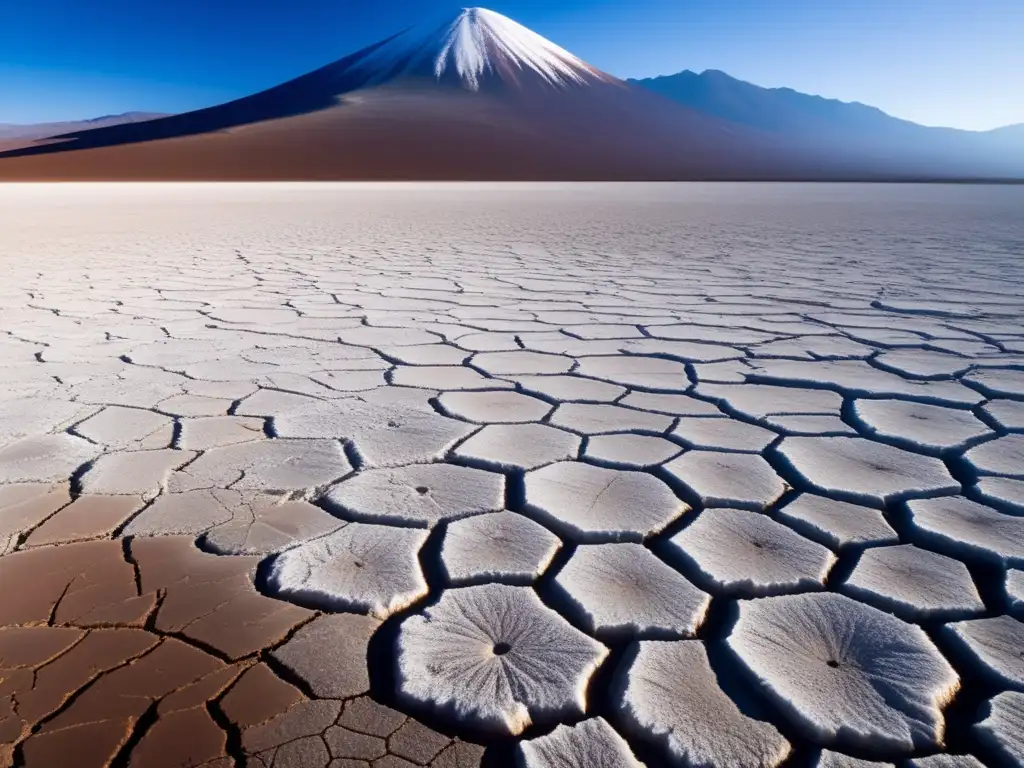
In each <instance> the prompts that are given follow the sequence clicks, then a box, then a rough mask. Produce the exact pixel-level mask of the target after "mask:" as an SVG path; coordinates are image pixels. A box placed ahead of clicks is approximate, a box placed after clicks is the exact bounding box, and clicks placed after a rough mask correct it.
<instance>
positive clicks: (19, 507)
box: [0, 184, 1024, 768]
mask: <svg viewBox="0 0 1024 768" xmlns="http://www.w3.org/2000/svg"><path fill="white" fill-rule="evenodd" d="M1022 209H1024V190H1021V189H1018V188H985V187H917V186H893V187H888V186H859V187H858V186H842V185H835V186H827V185H823V186H803V185H791V186H784V185H663V186H646V185H623V186H619V185H604V186H600V185H595V186H589V185H519V186H515V185H504V186H503V185H475V186H474V185H450V186H446V185H425V184H424V185H394V186H384V185H381V186H375V185H362V186H359V185H321V186H317V185H262V186H260V185H252V186H245V185H156V184H155V185H137V186H136V185H122V186H115V185H110V186H104V185H81V186H75V185H68V186H48V185H23V186H16V185H10V186H0V265H2V266H0V272H2V274H3V281H2V282H0V382H2V386H0V765H18V766H20V765H24V766H30V767H31V768H35V767H37V766H38V767H45V768H50V767H51V766H63V765H68V766H77V767H79V768H91V767H92V766H107V765H111V766H136V767H137V766H144V767H145V768H150V767H152V766H158V767H162V766H216V767H217V768H224V767H226V766H233V765H248V766H261V767H264V766H266V767H269V766H274V767H275V768H285V767H286V766H317V767H321V766H322V767H324V768H326V767H327V766H330V768H357V767H358V768H365V767H366V766H371V765H372V766H375V767H377V768H400V767H402V766H414V765H418V766H425V765H430V766H434V767H435V768H469V767H470V766H479V765H486V766H505V765H513V764H517V761H518V764H521V765H525V766H529V768H547V767H554V766H607V767H609V768H610V767H612V766H615V767H618V766H637V765H646V766H649V768H655V767H656V766H664V765H672V766H675V765H679V766H778V765H785V766H812V765H819V766H865V765H889V766H895V765H899V766H921V767H926V768H942V767H946V766H977V765H981V764H983V765H992V766H996V765H1024V740H1022V737H1021V734H1022V733H1024V693H1022V692H1024V625H1022V624H1021V623H1020V622H1019V621H1018V620H1019V619H1021V618H1024V571H1022V570H1020V569H1024V320H1022V318H1024V259H1022V253H1024V225H1022V224H1021V222H1020V216H1019V214H1020V211H1021V210H1022Z"/></svg>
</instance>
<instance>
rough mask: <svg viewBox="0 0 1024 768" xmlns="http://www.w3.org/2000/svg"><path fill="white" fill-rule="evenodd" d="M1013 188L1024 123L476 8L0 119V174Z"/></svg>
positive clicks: (1022, 153)
mask: <svg viewBox="0 0 1024 768" xmlns="http://www.w3.org/2000/svg"><path fill="white" fill-rule="evenodd" d="M1014 178H1016V179H1024V126H1022V125H1018V126H1008V127H1006V128H1002V129H999V130H997V131H988V132H984V133H972V132H969V131H958V130H954V129H950V128H927V127H924V126H920V125H917V124H915V123H911V122H908V121H906V120H899V119H897V118H894V117H892V116H890V115H887V114H885V113H884V112H882V111H881V110H878V109H875V108H873V107H869V106H865V105H863V104H857V103H844V102H840V101H835V100H832V99H824V98H821V97H818V96H809V95H807V94H802V93H798V92H797V91H793V90H791V89H787V88H761V87H759V86H756V85H753V84H751V83H747V82H744V81H742V80H737V79H735V78H733V77H730V76H729V75H727V74H725V73H724V72H718V71H715V70H708V71H705V72H703V73H701V74H696V73H693V72H689V71H687V72H681V73H679V74H678V75H671V76H667V77H658V78H652V79H646V80H631V81H622V80H619V79H617V78H615V77H613V76H612V75H609V74H607V73H605V72H601V71H600V70H598V69H596V68H594V67H592V66H590V65H589V64H587V63H586V62H584V61H582V60H580V59H579V58H577V57H576V56H574V55H573V54H571V53H569V52H568V51H566V50H564V49H562V48H560V47H559V46H558V45H556V44H555V43H553V42H551V41H549V40H546V39H545V38H543V37H541V36H540V35H538V34H536V33H534V32H532V31H531V30H529V29H526V28H525V27H523V26H521V25H519V24H517V23H516V22H514V21H512V20H511V19H508V18H506V17H504V16H502V15H500V14H497V13H494V12H492V11H488V10H486V9H482V8H471V9H466V10H464V11H462V12H461V13H460V14H458V15H457V16H456V17H454V18H446V19H442V20H440V21H439V22H437V23H434V24H427V25H423V26H421V27H414V28H410V29H408V30H406V31H405V32H400V33H398V34H396V35H394V36H392V37H390V38H388V39H386V40H383V41H381V42H379V43H377V44H375V45H372V46H369V47H367V48H365V49H363V50H361V51H357V52H356V53H353V54H351V55H349V56H346V57H345V58H342V59H339V60H338V61H336V62H334V63H332V64H328V65H327V66H325V67H323V68H321V69H319V70H316V71H315V72H311V73H309V74H307V75H304V76H302V77H299V78H296V79H295V80H291V81H289V82H287V83H283V84H281V85H279V86H276V87H274V88H270V89H269V90H266V91H262V92H260V93H257V94H254V95H252V96H248V97H245V98H242V99H238V100H235V101H232V102H229V103H226V104H222V105H219V106H216V107H211V108H208V109H202V110H198V111H195V112H189V113H184V114H180V115H172V116H154V115H147V114H140V113H129V114H126V115H116V116H108V117H104V118H98V119H96V120H94V121H84V122H82V123H65V124H50V125H47V126H0V180H3V179H15V180H16V179H31V180H36V179H55V180H62V179H67V180H73V179H74V180H77V179H90V180H92V179H112V180H113V179H151V180H163V179H175V180H176V179H197V180H199V179H210V180H263V179H266V180H270V179H414V180H415V179H443V180H461V179H482V180H491V179H493V180H548V179H550V180H555V179H558V180H560V179H567V180H572V179H579V180H687V179H737V180H739V179H754V180H774V179H778V180H803V179H807V180H936V179H945V180H965V179H1014Z"/></svg>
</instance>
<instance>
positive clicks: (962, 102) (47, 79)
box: [0, 0, 1024, 129]
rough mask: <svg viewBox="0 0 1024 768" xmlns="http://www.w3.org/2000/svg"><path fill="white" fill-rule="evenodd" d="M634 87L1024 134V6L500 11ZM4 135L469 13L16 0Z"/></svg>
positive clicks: (0, 64)
mask: <svg viewBox="0 0 1024 768" xmlns="http://www.w3.org/2000/svg"><path fill="white" fill-rule="evenodd" d="M486 5H487V7H489V8H492V9H493V10H496V11H499V12H501V13H504V14H506V15H508V16H511V17H512V18H514V19H516V20H517V21H519V22H521V23H523V24H526V25H527V26H529V27H531V28H533V29H534V30H536V31H537V32H539V33H541V34H543V35H545V36H547V37H550V38H551V39H553V40H554V41H555V42H557V43H559V44H560V45H562V46H563V47H565V48H568V49H569V50H571V51H572V52H573V53H575V54H577V55H578V56H580V57H582V58H584V59H586V60H587V61H589V62H590V63H591V64H593V65H594V66H597V67H600V68H601V69H604V70H606V71H608V72H611V73H612V74H615V75H618V76H620V77H645V76H651V75H658V74H669V73H673V72H678V71H680V70H683V69H693V70H697V71H700V70H702V69H722V70H725V71H726V72H728V73H729V74H731V75H734V76H736V77H740V78H742V79H745V80H750V81H751V82H754V83H757V84H759V85H765V86H789V87H792V88H796V89H797V90H801V91H806V92H808V93H817V94H821V95H823V96H830V97H833V98H840V99H843V100H847V101H862V102H865V103H867V104H872V105H874V106H878V107H881V108H882V109H884V110H886V111H887V112H890V113H892V114H894V115H897V116H899V117H904V118H908V119H911V120H916V121H918V122H922V123H925V124H928V125H951V126H956V127H962V128H971V129H987V128H994V127H996V126H1000V125H1006V124H1009V123H1020V122H1024V87H1022V84H1024V43H1022V42H1021V41H1022V40H1024V0H857V1H855V0H491V2H489V3H486ZM0 6H2V7H0V122H41V121H48V120H61V119H77V118H83V117H90V116H96V115H100V114H109V113H115V112H124V111H128V110H146V111H168V112H176V111H184V110H188V109H193V108H197V107H201V106H208V105H211V104H215V103H219V102H221V101H225V100H227V99H230V98H234V97H237V96H242V95H245V94H247V93H251V92H253V91H256V90H259V89H262V88H265V87H268V86H271V85H274V84H276V83H278V82H280V81H282V80H286V79H288V78H290V77H294V76H296V75H299V74H302V73H303V72H306V71H308V70H310V69H314V68H316V67H319V66H321V65H323V64H326V63H327V62H329V61H332V60H334V59H337V58H340V57H341V56H343V55H345V54H347V53H350V52H352V51H353V50H356V49H357V48H360V47H362V46H363V45H366V44H369V43H372V42H375V41H376V40H379V39H380V38H382V37H386V36H388V35H390V34H392V33H393V32H396V31H398V30H399V29H401V28H404V27H406V26H409V25H410V24H413V23H415V22H417V21H418V20H421V19H423V18H424V17H427V18H432V17H434V16H435V15H436V14H437V13H438V12H443V11H445V10H447V9H451V11H452V12H453V13H454V12H456V11H457V10H458V8H459V7H460V4H458V3H454V4H453V3H447V2H435V1H434V0H391V1H390V2H389V1H388V0H46V1H45V2H36V3H32V2H24V1H19V0H12V1H11V2H9V3H2V4H0Z"/></svg>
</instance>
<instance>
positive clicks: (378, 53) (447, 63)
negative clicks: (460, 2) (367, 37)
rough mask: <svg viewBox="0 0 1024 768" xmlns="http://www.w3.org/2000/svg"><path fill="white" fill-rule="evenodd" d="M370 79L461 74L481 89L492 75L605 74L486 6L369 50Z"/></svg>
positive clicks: (564, 82)
mask: <svg viewBox="0 0 1024 768" xmlns="http://www.w3.org/2000/svg"><path fill="white" fill-rule="evenodd" d="M356 67H357V68H359V69H364V70H365V69H370V70H372V74H371V80H374V81H376V82H384V81H386V80H392V79H395V78H399V77H408V76H432V77H434V78H435V79H437V80H446V79H449V78H457V80H458V82H459V83H460V84H461V85H462V86H463V87H464V88H467V89H469V90H473V91H478V90H480V89H481V87H482V86H483V85H484V83H485V82H486V81H487V80H488V79H491V78H494V79H497V80H498V81H503V82H520V81H521V80H522V79H523V77H524V76H534V77H539V78H540V79H541V80H542V81H544V82H545V83H547V84H548V85H552V86H557V87H564V86H568V85H582V84H585V83H586V82H588V81H591V80H595V79H605V77H606V76H604V75H602V74H601V73H600V72H598V71H597V70H595V69H594V68H593V67H591V66H590V65H589V64H587V63H586V62H584V61H582V60H581V59H578V58H577V57H576V56H574V55H572V54H571V53H569V52H568V51H566V50H565V49H564V48H561V47H559V46H557V45H555V44H554V43H553V42H551V41H550V40H548V39H546V38H544V37H541V36H540V35H538V34H537V33H536V32H534V31H532V30H530V29H527V28H526V27H524V26H523V25H522V24H519V23H517V22H515V21H512V19H510V18H508V17H506V16H502V15H501V14H500V13H495V12H494V11H489V10H487V9H486V8H466V9H463V11H462V12H461V13H460V14H459V15H458V16H457V17H456V18H455V20H454V21H452V20H450V19H449V20H447V21H445V22H444V23H442V24H430V25H424V26H422V27H416V28H412V29H409V30H406V31H405V32H402V33H400V34H398V35H396V36H395V37H392V38H391V39H389V40H387V41H385V42H384V43H383V44H382V45H380V46H379V47H377V48H376V49H374V50H372V51H371V52H370V53H368V54H367V55H366V56H365V57H364V58H363V59H362V60H361V61H360V62H359V63H358V64H357V65H356Z"/></svg>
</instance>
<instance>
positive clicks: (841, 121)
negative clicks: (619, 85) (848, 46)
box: [627, 69, 1024, 176]
mask: <svg viewBox="0 0 1024 768" xmlns="http://www.w3.org/2000/svg"><path fill="white" fill-rule="evenodd" d="M627 82H629V83H631V84H634V85H637V86H641V87H643V88H646V89H648V90H651V91H653V92H655V93H658V94H660V95H662V96H664V97H666V98H668V99H671V100H673V101H675V102H678V103H679V104H683V105H685V106H687V107H689V108H691V109H695V110H698V111H700V112H703V113H705V114H709V115H714V116H716V117H719V118H721V119H723V120H728V121H730V122H733V123H736V124H739V125H744V126H747V127H750V128H755V129H758V130H761V131H765V132H768V133H772V134H775V135H780V136H788V137H792V138H794V139H798V140H799V141H801V142H802V143H803V145H804V146H805V147H806V148H807V149H808V150H811V151H817V152H825V153H843V154H846V155H848V156H857V155H859V156H862V157H864V158H865V160H870V159H875V160H878V161H881V162H884V163H889V164H891V167H893V168H896V167H898V166H899V165H900V164H912V165H917V166H919V167H920V166H922V165H928V164H932V165H933V167H935V168H936V169H939V168H944V169H946V170H947V172H948V173H949V174H950V175H951V176H959V175H964V176H972V175H978V176H999V175H1001V173H1000V172H1002V175H1006V176H1020V175H1021V172H1022V169H1024V124H1022V125H1010V126H1006V127H1004V128H999V129H996V130H993V131H964V130H958V129H955V128H932V127H927V126H923V125H919V124H917V123H913V122H911V121H909V120H901V119H900V118H897V117H893V116H892V115H889V114H886V113H885V112H883V111H882V110H880V109H878V108H876V107H871V106H868V105H866V104H861V103H859V102H844V101H839V100H837V99H826V98H823V97H821V96H811V95H809V94H806V93H800V92H799V91H795V90H793V89H791V88H762V87H761V86H758V85H754V84H753V83H748V82H745V81H743V80H738V79H736V78H734V77H731V76H730V75H727V74H726V73H725V72H721V71H718V70H714V69H709V70H705V71H704V72H701V73H700V74H698V73H696V72H691V71H689V70H686V71H683V72H680V73H679V74H676V75H667V76H663V77H654V78H647V79H643V80H629V81H627Z"/></svg>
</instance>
